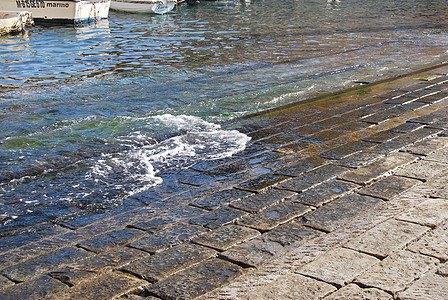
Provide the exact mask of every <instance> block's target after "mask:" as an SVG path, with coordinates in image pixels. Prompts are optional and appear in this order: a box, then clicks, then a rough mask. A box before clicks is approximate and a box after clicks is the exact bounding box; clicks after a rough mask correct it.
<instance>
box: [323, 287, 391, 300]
mask: <svg viewBox="0 0 448 300" xmlns="http://www.w3.org/2000/svg"><path fill="white" fill-rule="evenodd" d="M348 299H365V300H391V299H393V298H392V296H391V295H389V294H388V293H386V292H384V291H382V290H379V289H376V288H360V287H359V286H357V285H356V284H349V285H346V286H344V287H342V288H341V289H339V290H338V291H337V292H335V293H333V294H331V295H330V296H328V297H325V298H323V300H348Z"/></svg>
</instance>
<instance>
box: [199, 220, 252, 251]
mask: <svg viewBox="0 0 448 300" xmlns="http://www.w3.org/2000/svg"><path fill="white" fill-rule="evenodd" d="M259 235H260V232H259V231H257V230H254V229H251V228H247V227H242V226H235V225H227V226H224V227H221V228H218V229H216V230H213V231H210V232H207V233H205V234H203V235H201V236H198V237H197V238H194V239H193V240H192V242H193V243H196V244H199V245H203V246H206V247H210V248H213V249H216V250H218V251H225V250H227V249H229V248H231V247H233V246H235V245H237V244H239V243H242V242H244V241H247V240H250V239H252V238H254V237H256V236H259Z"/></svg>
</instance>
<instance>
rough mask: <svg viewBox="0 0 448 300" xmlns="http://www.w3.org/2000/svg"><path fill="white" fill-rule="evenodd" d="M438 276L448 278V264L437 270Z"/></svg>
mask: <svg viewBox="0 0 448 300" xmlns="http://www.w3.org/2000/svg"><path fill="white" fill-rule="evenodd" d="M437 274H438V275H442V276H445V277H448V263H444V264H443V265H441V266H440V268H439V269H437Z"/></svg>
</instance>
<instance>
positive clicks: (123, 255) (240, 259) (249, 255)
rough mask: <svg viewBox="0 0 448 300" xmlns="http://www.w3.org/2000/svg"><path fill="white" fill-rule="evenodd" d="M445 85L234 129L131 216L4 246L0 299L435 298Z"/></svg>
mask: <svg viewBox="0 0 448 300" xmlns="http://www.w3.org/2000/svg"><path fill="white" fill-rule="evenodd" d="M447 74H448V67H447V66H440V67H439V68H434V69H431V70H427V71H426V72H422V73H419V74H411V75H409V76H405V77H402V78H397V79H395V80H391V81H388V82H382V83H378V84H372V85H367V86H359V87H355V88H353V89H350V90H347V91H345V92H343V93H340V94H332V95H327V96H318V97H316V98H314V99H312V100H309V101H305V102H302V103H299V104H295V105H289V106H286V107H284V108H282V109H278V110H272V111H269V112H265V113H260V114H259V115H256V116H252V117H250V118H244V119H241V120H237V121H236V122H235V123H233V124H230V125H228V126H229V128H231V129H232V128H233V129H238V130H240V131H242V132H245V133H246V134H248V135H249V136H250V137H251V138H252V141H251V143H250V144H249V145H248V147H247V148H246V149H245V150H244V151H243V152H240V153H238V154H236V155H234V156H233V157H230V158H227V159H222V160H218V161H204V162H201V163H199V164H197V165H195V166H193V167H192V168H190V169H188V170H182V171H180V172H181V173H179V174H180V175H182V176H174V177H173V176H170V174H165V178H164V180H165V181H164V183H163V184H162V185H161V186H159V187H156V188H154V189H151V190H148V191H145V192H142V193H140V194H138V195H134V196H133V197H132V198H130V199H128V201H134V202H135V203H136V205H135V206H134V207H133V208H132V209H128V210H124V211H119V210H118V211H113V212H111V213H109V214H104V215H101V216H100V217H97V218H79V219H74V220H70V221H67V222H63V223H58V224H55V225H54V228H53V230H52V231H51V232H48V233H47V234H46V236H44V237H42V236H38V237H36V236H33V235H32V234H27V235H26V234H24V235H22V236H20V235H19V236H11V237H6V238H3V239H1V240H0V243H2V246H0V299H15V300H16V299H112V298H118V299H159V298H161V299H191V298H196V297H198V298H199V299H447V296H446V295H448V262H447V259H448V187H447V186H448V185H447V183H448V172H447V170H448V131H447V129H448V75H447ZM179 174H177V175H179ZM173 178H174V179H173Z"/></svg>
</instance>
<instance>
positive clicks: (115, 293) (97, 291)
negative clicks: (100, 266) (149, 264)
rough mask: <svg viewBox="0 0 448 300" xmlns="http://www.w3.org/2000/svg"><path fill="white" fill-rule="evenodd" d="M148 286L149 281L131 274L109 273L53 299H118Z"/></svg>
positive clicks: (66, 290)
mask: <svg viewBox="0 0 448 300" xmlns="http://www.w3.org/2000/svg"><path fill="white" fill-rule="evenodd" d="M147 284H148V282H147V281H143V280H140V279H137V278H135V277H134V276H131V275H129V274H124V273H119V272H108V273H105V274H102V275H100V276H98V277H95V278H94V279H92V280H88V281H84V282H82V283H80V284H78V285H75V286H73V287H71V288H69V289H64V290H62V291H61V292H59V293H57V294H56V296H55V297H54V298H51V299H58V300H65V299H83V300H97V299H117V298H119V297H120V296H122V295H125V294H127V293H131V292H132V291H134V290H139V289H140V290H141V289H143V287H144V286H146V285H147Z"/></svg>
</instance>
